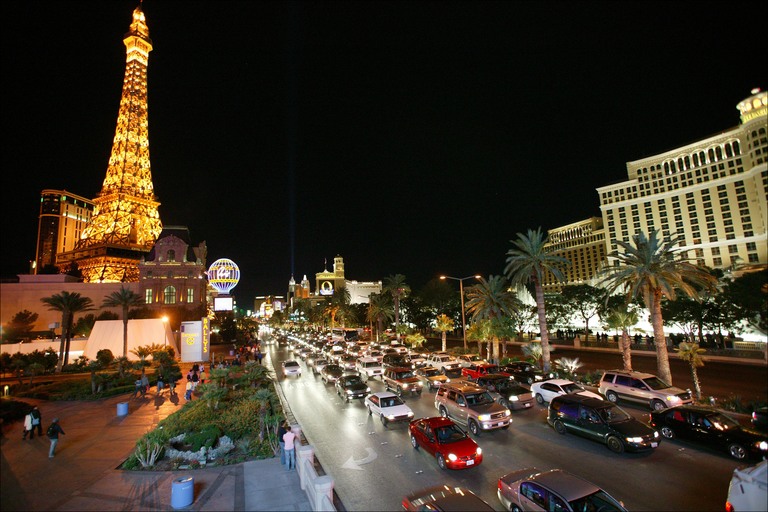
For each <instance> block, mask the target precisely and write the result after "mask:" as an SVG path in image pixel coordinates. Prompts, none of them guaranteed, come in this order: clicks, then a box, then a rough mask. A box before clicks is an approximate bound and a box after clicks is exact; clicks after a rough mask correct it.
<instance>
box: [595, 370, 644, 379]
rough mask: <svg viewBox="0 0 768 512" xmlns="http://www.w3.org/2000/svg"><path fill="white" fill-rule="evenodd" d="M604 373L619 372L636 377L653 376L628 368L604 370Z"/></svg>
mask: <svg viewBox="0 0 768 512" xmlns="http://www.w3.org/2000/svg"><path fill="white" fill-rule="evenodd" d="M605 373H619V374H621V375H629V376H630V377H635V378H636V379H647V378H648V377H655V375H654V374H652V373H645V372H636V371H630V370H606V372H605Z"/></svg>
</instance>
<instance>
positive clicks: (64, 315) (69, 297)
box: [40, 291, 93, 372]
mask: <svg viewBox="0 0 768 512" xmlns="http://www.w3.org/2000/svg"><path fill="white" fill-rule="evenodd" d="M40 301H41V302H42V303H43V304H45V305H47V306H48V310H49V311H59V312H60V313H61V345H60V346H59V363H58V366H57V367H56V371H57V372H60V371H61V369H62V368H64V366H66V365H67V363H68V361H69V343H70V340H71V338H72V324H73V322H74V317H75V313H80V312H81V311H93V301H92V300H91V298H90V297H83V296H82V295H80V294H79V293H77V292H71V293H70V292H68V291H62V292H61V293H56V294H54V295H51V296H50V297H43V298H42V299H40Z"/></svg>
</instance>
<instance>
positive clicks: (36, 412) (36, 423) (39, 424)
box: [29, 406, 43, 439]
mask: <svg viewBox="0 0 768 512" xmlns="http://www.w3.org/2000/svg"><path fill="white" fill-rule="evenodd" d="M29 414H31V415H32V435H34V434H35V432H34V431H35V429H37V435H38V436H40V437H43V415H42V414H40V409H38V408H37V406H34V407H33V408H32V412H30V413H29ZM30 439H32V436H30Z"/></svg>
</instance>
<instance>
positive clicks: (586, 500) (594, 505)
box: [570, 489, 626, 512]
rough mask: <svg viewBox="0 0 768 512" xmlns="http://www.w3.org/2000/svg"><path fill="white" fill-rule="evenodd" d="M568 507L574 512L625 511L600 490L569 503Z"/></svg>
mask: <svg viewBox="0 0 768 512" xmlns="http://www.w3.org/2000/svg"><path fill="white" fill-rule="evenodd" d="M570 505H571V508H572V509H573V511H574V512H592V511H594V510H599V511H601V512H611V511H619V512H621V511H625V510H626V509H625V508H624V507H622V506H621V504H620V503H619V502H617V501H616V500H615V499H613V498H612V497H611V496H609V495H608V493H606V492H605V491H603V490H602V489H601V490H599V491H597V492H596V493H594V494H590V495H588V496H584V497H583V498H579V499H577V500H573V501H571V502H570Z"/></svg>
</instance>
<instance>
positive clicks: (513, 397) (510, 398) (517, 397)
mask: <svg viewBox="0 0 768 512" xmlns="http://www.w3.org/2000/svg"><path fill="white" fill-rule="evenodd" d="M509 400H510V401H511V402H517V401H518V400H520V397H519V396H517V395H510V397H509Z"/></svg>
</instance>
